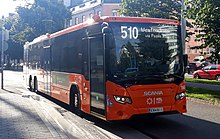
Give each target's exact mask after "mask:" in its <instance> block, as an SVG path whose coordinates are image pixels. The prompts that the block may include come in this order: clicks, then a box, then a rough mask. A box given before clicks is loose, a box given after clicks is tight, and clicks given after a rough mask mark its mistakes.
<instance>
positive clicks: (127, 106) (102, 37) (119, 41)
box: [23, 16, 186, 120]
mask: <svg viewBox="0 0 220 139" xmlns="http://www.w3.org/2000/svg"><path fill="white" fill-rule="evenodd" d="M180 30H181V28H180V23H179V21H176V20H167V19H156V18H138V17H99V16H94V17H93V20H92V21H89V22H84V23H81V24H78V25H75V26H72V27H69V28H66V29H64V30H61V31H59V32H56V33H53V34H46V35H43V36H40V37H38V38H36V39H34V40H33V41H32V42H27V43H26V44H25V45H24V67H23V71H24V74H25V75H24V77H25V80H26V84H27V85H28V86H29V88H30V89H31V90H32V91H39V92H41V93H45V94H47V95H49V96H51V97H53V98H55V99H58V100H60V101H62V102H64V103H66V104H68V105H69V106H70V107H71V108H72V109H73V110H80V111H82V112H84V113H88V114H91V115H94V116H97V117H100V118H102V119H105V120H124V119H129V118H131V117H132V116H134V115H145V114H152V115H153V114H171V113H185V112H186V87H185V82H184V64H185V63H184V62H185V61H186V60H184V55H183V47H182V44H181V33H180Z"/></svg>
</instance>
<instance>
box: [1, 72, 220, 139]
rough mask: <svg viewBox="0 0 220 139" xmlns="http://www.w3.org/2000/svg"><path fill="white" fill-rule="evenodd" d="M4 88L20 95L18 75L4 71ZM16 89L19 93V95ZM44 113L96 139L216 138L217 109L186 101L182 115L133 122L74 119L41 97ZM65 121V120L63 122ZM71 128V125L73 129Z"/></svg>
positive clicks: (219, 124)
mask: <svg viewBox="0 0 220 139" xmlns="http://www.w3.org/2000/svg"><path fill="white" fill-rule="evenodd" d="M4 83H5V89H6V90H8V91H10V90H11V92H13V91H16V90H17V93H22V91H21V90H22V85H21V84H22V74H21V73H18V72H11V71H6V72H5V82H4ZM19 90H20V92H19ZM40 103H42V105H44V106H46V105H47V107H45V110H47V111H48V112H49V113H52V114H56V115H54V116H51V117H53V118H57V119H56V121H57V122H58V124H59V125H61V126H62V127H63V128H64V129H67V130H70V127H71V130H70V131H71V132H74V133H78V132H79V131H80V132H79V133H78V134H84V135H85V136H88V137H91V138H92V137H93V138H97V137H96V135H97V134H98V133H102V135H103V136H104V135H105V137H106V138H126V139H127V138H128V139H130V138H131V139H132V138H148V136H149V137H151V138H154V139H195V138H198V139H218V138H220V107H219V106H214V105H210V104H205V103H201V102H196V101H191V100H188V101H187V109H188V112H187V113H186V114H184V115H179V114H178V115H164V116H159V117H156V118H154V119H147V118H144V119H133V120H129V121H120V122H106V121H103V120H100V119H97V118H95V117H93V116H89V115H82V116H77V115H75V114H74V113H72V112H70V111H68V110H66V109H64V108H63V107H61V106H59V105H57V104H55V103H53V102H51V101H50V100H48V99H46V98H43V97H42V101H40ZM63 120H65V121H63ZM73 125H74V126H73Z"/></svg>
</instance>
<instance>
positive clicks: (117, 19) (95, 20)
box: [29, 15, 180, 44]
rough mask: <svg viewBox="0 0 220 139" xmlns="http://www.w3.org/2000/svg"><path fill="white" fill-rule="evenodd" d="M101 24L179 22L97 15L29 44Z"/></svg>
mask: <svg viewBox="0 0 220 139" xmlns="http://www.w3.org/2000/svg"><path fill="white" fill-rule="evenodd" d="M102 22H130V23H132V22H133V23H157V24H170V25H180V22H179V21H178V20H170V19H161V18H147V17H129V16H126V17H122V16H103V17H99V16H98V15H95V16H93V20H91V21H88V22H84V23H80V24H78V25H75V26H71V27H68V28H66V29H63V30H61V31H58V32H55V33H52V34H50V35H49V34H47V35H42V36H44V37H42V36H40V37H38V39H36V40H33V41H32V42H30V43H29V44H35V43H37V42H40V41H43V40H46V39H49V38H55V37H57V36H60V35H63V34H66V33H70V32H72V31H75V30H78V29H81V28H83V27H87V26H90V25H94V24H98V23H102ZM45 36H46V37H45Z"/></svg>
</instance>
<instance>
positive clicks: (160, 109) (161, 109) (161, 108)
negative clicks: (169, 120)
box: [148, 107, 163, 113]
mask: <svg viewBox="0 0 220 139" xmlns="http://www.w3.org/2000/svg"><path fill="white" fill-rule="evenodd" d="M148 111H149V113H158V112H163V107H159V108H149V109H148Z"/></svg>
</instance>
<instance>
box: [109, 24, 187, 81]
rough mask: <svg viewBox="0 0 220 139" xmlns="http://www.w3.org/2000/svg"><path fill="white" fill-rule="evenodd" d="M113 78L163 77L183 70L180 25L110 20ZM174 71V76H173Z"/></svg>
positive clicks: (110, 59)
mask: <svg viewBox="0 0 220 139" xmlns="http://www.w3.org/2000/svg"><path fill="white" fill-rule="evenodd" d="M109 25H110V28H111V30H112V33H113V39H114V43H112V42H111V44H109V45H110V48H111V49H110V57H109V65H110V67H109V70H110V71H109V72H110V76H111V77H112V78H120V79H125V78H130V77H131V78H132V77H143V76H155V77H156V76H157V77H162V76H166V75H173V76H172V77H180V76H182V73H183V61H182V60H181V59H182V47H181V38H180V28H179V27H178V26H177V25H170V24H154V23H110V24H109ZM175 75H176V76H175Z"/></svg>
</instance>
